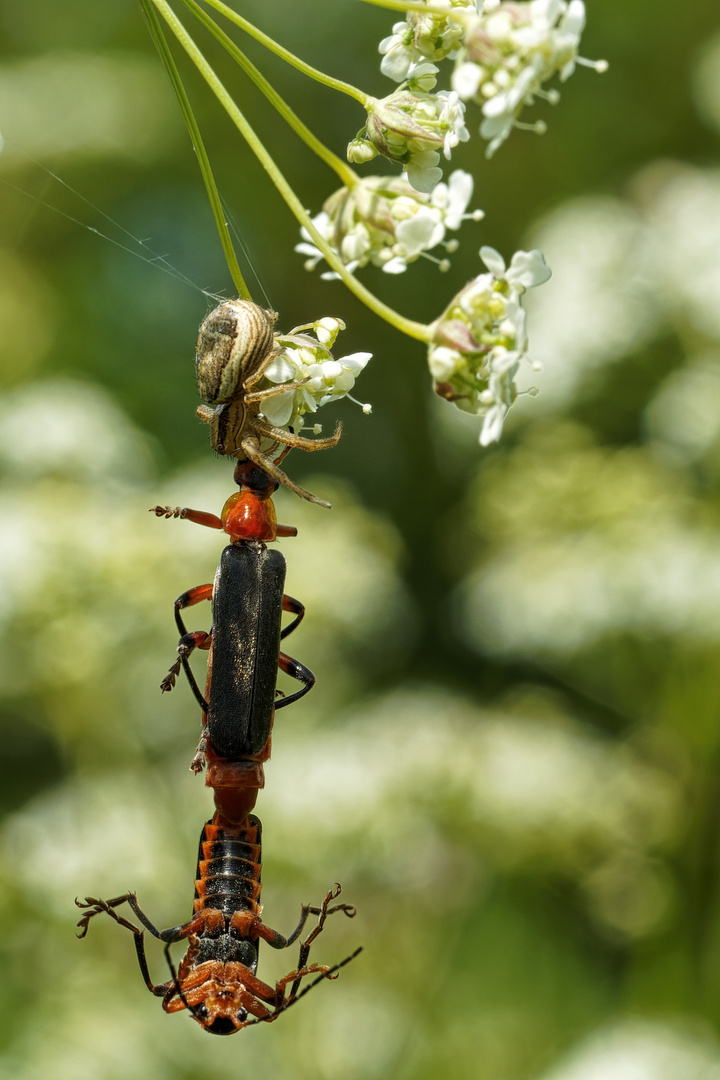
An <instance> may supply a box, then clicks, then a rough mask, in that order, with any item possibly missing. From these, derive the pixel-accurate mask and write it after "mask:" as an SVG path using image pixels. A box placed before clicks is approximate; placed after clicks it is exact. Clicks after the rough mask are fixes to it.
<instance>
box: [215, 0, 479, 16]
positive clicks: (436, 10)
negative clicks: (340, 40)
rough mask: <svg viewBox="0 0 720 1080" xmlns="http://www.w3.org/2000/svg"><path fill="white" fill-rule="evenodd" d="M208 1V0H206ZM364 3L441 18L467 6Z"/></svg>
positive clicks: (398, 0)
mask: <svg viewBox="0 0 720 1080" xmlns="http://www.w3.org/2000/svg"><path fill="white" fill-rule="evenodd" d="M208 3H210V0H208ZM363 3H364V4H372V5H373V6H374V7H381V8H390V9H391V10H392V11H403V12H404V11H417V12H419V13H420V14H421V15H439V16H440V17H441V18H448V17H449V16H452V14H453V12H454V11H467V10H468V9H467V8H440V7H433V6H432V4H431V3H429V4H423V3H422V0H416V2H413V0H363Z"/></svg>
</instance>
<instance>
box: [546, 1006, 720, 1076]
mask: <svg viewBox="0 0 720 1080" xmlns="http://www.w3.org/2000/svg"><path fill="white" fill-rule="evenodd" d="M540 1080H720V1044H718V1042H717V1040H716V1039H715V1038H713V1037H712V1036H710V1035H709V1034H708V1035H706V1034H704V1033H703V1032H702V1028H700V1029H698V1025H697V1020H696V1019H694V1020H693V1022H692V1024H691V1025H690V1026H689V1027H688V1029H687V1030H683V1028H682V1026H680V1025H679V1024H663V1023H651V1022H649V1021H643V1020H626V1021H624V1022H622V1023H620V1024H618V1025H616V1026H614V1027H610V1028H605V1029H600V1030H599V1031H596V1032H594V1033H593V1034H592V1035H591V1036H590V1037H589V1038H588V1039H585V1040H584V1041H583V1042H582V1043H581V1044H580V1046H579V1047H577V1048H576V1049H575V1050H573V1051H572V1052H571V1053H570V1054H569V1055H568V1056H567V1057H566V1059H565V1060H564V1061H562V1062H561V1063H560V1064H559V1065H556V1066H554V1067H553V1068H551V1069H549V1070H548V1071H547V1072H544V1073H543V1074H542V1077H541V1078H540Z"/></svg>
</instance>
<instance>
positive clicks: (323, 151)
mask: <svg viewBox="0 0 720 1080" xmlns="http://www.w3.org/2000/svg"><path fill="white" fill-rule="evenodd" d="M182 2H183V4H184V5H185V7H186V8H188V10H189V11H191V12H192V13H193V15H195V17H196V18H197V19H198V21H199V22H201V23H202V24H203V26H204V27H205V28H206V29H207V30H209V31H210V33H211V34H212V35H213V36H214V37H215V38H216V39H217V40H218V41H219V42H220V44H221V45H222V47H223V48H224V49H225V50H226V52H228V53H229V54H230V56H232V58H233V60H234V61H235V63H236V64H238V65H239V66H240V67H241V68H242V69H243V71H244V72H245V73H246V74H247V75H248V76H249V77H250V78H251V79H252V81H253V82H254V83H255V85H256V86H257V87H258V88H259V89H260V90H261V91H262V93H263V94H264V95H265V97H266V98H267V99H268V101H269V102H270V103H271V104H272V105H273V106H274V108H275V109H277V111H278V112H279V113H280V115H281V116H282V118H283V120H285V122H286V123H287V124H288V125H289V126H290V127H291V128H292V129H293V131H294V132H296V134H297V135H299V136H300V138H301V139H302V141H303V142H304V143H305V144H306V145H307V146H308V147H309V148H310V149H311V150H312V151H313V153H314V154H317V156H318V157H319V158H320V159H321V160H322V161H324V162H325V164H326V165H328V166H329V168H331V169H332V170H333V172H335V173H336V175H337V176H338V178H339V180H340V182H341V183H342V184H343V185H344V186H345V187H346V188H348V189H351V188H353V187H354V186H355V184H357V182H358V175H357V173H355V172H354V171H353V170H352V169H351V168H350V166H349V165H348V163H347V162H346V161H343V160H342V158H339V157H338V156H337V155H336V154H333V152H332V150H330V149H328V147H327V146H325V145H324V144H323V143H321V142H320V140H319V139H318V138H317V137H316V136H315V135H314V134H313V133H312V131H310V129H309V128H308V127H306V125H305V124H303V122H302V120H301V119H300V118H299V117H298V116H297V115H296V114H295V113H294V112H293V110H292V109H291V108H290V106H289V105H288V104H287V102H286V101H284V100H283V99H282V98H281V97H280V95H279V94H278V93H277V91H276V90H274V89H273V87H272V86H271V85H270V83H269V82H268V81H267V79H266V78H265V76H264V75H263V74H262V73H261V72H260V71H258V69H257V68H256V67H255V65H254V64H253V63H252V61H251V60H250V59H249V58H248V57H247V56H246V55H245V53H244V52H242V50H241V49H239V48H238V46H237V45H236V44H235V42H234V41H233V40H232V38H229V37H228V35H227V34H226V33H225V31H224V30H221V29H220V27H219V26H218V24H217V23H216V22H215V20H214V19H212V18H211V17H210V16H209V15H208V14H207V12H205V11H203V9H202V8H201V7H200V5H199V4H197V3H196V2H195V0H182Z"/></svg>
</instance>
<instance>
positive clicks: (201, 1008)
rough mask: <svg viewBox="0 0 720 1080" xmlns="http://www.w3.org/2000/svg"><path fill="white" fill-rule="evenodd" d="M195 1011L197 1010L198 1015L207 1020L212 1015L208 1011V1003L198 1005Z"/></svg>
mask: <svg viewBox="0 0 720 1080" xmlns="http://www.w3.org/2000/svg"><path fill="white" fill-rule="evenodd" d="M195 1011H196V1013H197V1014H198V1016H199V1017H200V1019H201V1020H207V1018H208V1016H209V1015H210V1014H209V1013H208V1007H207V1005H198V1007H197V1009H196V1010H195Z"/></svg>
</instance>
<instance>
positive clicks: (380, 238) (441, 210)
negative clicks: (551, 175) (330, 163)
mask: <svg viewBox="0 0 720 1080" xmlns="http://www.w3.org/2000/svg"><path fill="white" fill-rule="evenodd" d="M472 190H473V181H472V176H471V175H470V173H466V172H463V171H462V170H460V169H456V170H455V172H453V173H451V175H450V177H449V179H448V182H447V184H445V183H440V184H438V185H437V186H436V187H435V189H434V191H433V192H432V193H430V194H423V193H421V192H418V191H416V190H415V189H414V188H413V187H411V185H410V184H409V183H408V182H407V180H405V179H404V178H401V177H385V176H372V177H367V178H365V179H363V180H359V181H358V182H357V184H355V186H354V187H353V188H351V189H349V190H348V188H341V189H340V190H339V191H336V192H335V193H334V194H333V195H331V196H330V198H329V199H328V200H327V201H326V202H325V205H324V206H323V209H322V212H321V213H320V214H318V215H317V217H315V218H313V224H314V225H315V227H316V229H317V230H318V231H319V232H320V233H321V234H322V236H323V237H324V239H325V240H326V241H327V242H328V244H329V245H330V246H331V247H332V248H333V249H334V250H335V251H336V252H337V254H338V255H339V257H340V258H341V259H342V261H343V262H344V263H345V265H346V266H347V267H348V269H349V270H351V271H353V272H354V271H355V270H358V269H361V268H362V267H363V266H367V264H368V263H372V264H373V265H374V266H379V267H380V268H381V269H382V270H384V271H385V273H387V274H401V273H403V271H404V270H406V269H407V266H408V264H409V263H411V262H414V261H415V260H416V259H418V258H419V257H420V256H421V255H423V254H424V253H425V252H427V251H430V250H432V249H433V248H435V247H437V246H438V244H442V243H443V241H444V239H445V231H446V229H459V228H460V225H461V224H462V222H463V220H464V219H465V216H466V215H465V211H466V209H467V206H468V203H469V202H470V199H471V197H472ZM467 216H468V217H471V218H472V220H474V221H479V220H480V219H481V218H482V216H483V214H482V211H479V210H476V211H475V212H474V213H472V214H470V215H467ZM302 233H303V237H304V240H303V243H301V244H298V245H297V247H296V248H295V250H296V251H298V252H300V254H302V255H306V256H308V258H307V261H306V263H305V266H306V269H308V270H312V269H314V268H315V266H317V264H318V262H320V260H321V259H322V257H323V256H322V254H321V252H320V251H319V250H318V249H317V247H315V245H314V244H313V243H312V242H311V241H310V237H309V234H308V233H307V232H306V231H305V230H304V229H303V230H302ZM322 276H323V278H325V279H332V278H336V277H337V274H336V273H335V272H334V271H326V272H325V273H324V274H323V275H322Z"/></svg>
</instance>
